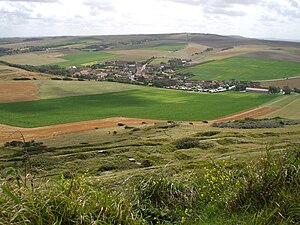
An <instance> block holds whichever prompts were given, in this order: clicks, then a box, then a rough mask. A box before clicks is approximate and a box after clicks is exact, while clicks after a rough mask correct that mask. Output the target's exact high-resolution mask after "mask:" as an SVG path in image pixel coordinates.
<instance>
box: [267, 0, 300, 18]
mask: <svg viewBox="0 0 300 225" xmlns="http://www.w3.org/2000/svg"><path fill="white" fill-rule="evenodd" d="M289 2H290V3H291V6H292V7H286V6H285V5H280V4H279V3H278V2H276V1H272V2H269V3H267V4H265V7H266V8H267V9H268V10H269V11H271V12H273V13H274V12H275V13H276V14H277V16H280V17H284V18H289V19H299V18H300V10H299V7H295V4H293V3H292V2H294V3H296V1H291V0H290V1H289Z"/></svg>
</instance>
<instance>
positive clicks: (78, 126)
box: [0, 117, 159, 143]
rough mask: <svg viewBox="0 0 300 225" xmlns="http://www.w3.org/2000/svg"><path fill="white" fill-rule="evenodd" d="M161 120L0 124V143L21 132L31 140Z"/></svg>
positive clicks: (113, 119)
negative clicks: (29, 126) (24, 125)
mask: <svg viewBox="0 0 300 225" xmlns="http://www.w3.org/2000/svg"><path fill="white" fill-rule="evenodd" d="M155 122H159V120H150V119H136V118H124V117H117V118H108V119H101V120H89V121H81V122H75V123H67V124H59V125H53V126H45V127H37V128H20V127H13V126H8V125H3V124H0V143H5V142H7V141H13V140H20V138H21V135H20V132H21V133H22V134H23V135H24V138H25V139H26V140H27V141H29V140H37V139H44V138H49V137H54V136H58V135H66V134H72V133H78V132H83V131H88V130H94V129H99V128H107V127H116V126H118V124H119V123H122V124H124V125H137V124H142V123H155Z"/></svg>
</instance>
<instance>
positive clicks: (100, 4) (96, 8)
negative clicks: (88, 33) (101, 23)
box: [83, 0, 115, 16]
mask: <svg viewBox="0 0 300 225" xmlns="http://www.w3.org/2000/svg"><path fill="white" fill-rule="evenodd" d="M83 4H84V5H86V6H88V7H90V14H91V15H92V16H95V15H98V14H99V13H100V12H107V11H114V10H115V8H114V6H113V5H112V4H111V2H109V1H106V0H104V1H102V0H87V1H85V2H83Z"/></svg>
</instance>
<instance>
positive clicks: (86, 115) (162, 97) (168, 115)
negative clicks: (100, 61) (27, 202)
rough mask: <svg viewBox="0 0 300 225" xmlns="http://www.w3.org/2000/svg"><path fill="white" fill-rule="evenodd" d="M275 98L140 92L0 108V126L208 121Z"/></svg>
mask: <svg viewBox="0 0 300 225" xmlns="http://www.w3.org/2000/svg"><path fill="white" fill-rule="evenodd" d="M273 98H275V97H274V96H273V95H266V94H254V93H220V94H213V95H210V94H198V93H188V92H179V91H170V90H163V89H152V88H147V89H141V90H130V91H123V92H117V93H107V94H99V95H86V96H76V97H65V98H58V99H47V100H39V101H30V102H18V103H4V104H0V123H4V124H9V125H14V126H21V127H39V126H46V125H53V124H62V123H68V122H76V121H83V120H92V119H102V118H109V117H118V116H123V117H131V118H150V119H163V120H195V121H197V120H198V121H199V120H208V119H213V118H216V117H221V116H225V115H228V114H231V113H235V112H238V111H242V110H245V109H248V108H252V107H255V106H257V105H260V104H262V103H265V102H267V101H269V100H271V99H273Z"/></svg>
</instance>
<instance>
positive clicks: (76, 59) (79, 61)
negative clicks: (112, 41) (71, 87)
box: [56, 52, 118, 67]
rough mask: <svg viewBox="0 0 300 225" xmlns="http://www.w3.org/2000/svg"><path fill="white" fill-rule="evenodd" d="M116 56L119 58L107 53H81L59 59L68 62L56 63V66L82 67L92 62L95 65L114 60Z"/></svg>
mask: <svg viewBox="0 0 300 225" xmlns="http://www.w3.org/2000/svg"><path fill="white" fill-rule="evenodd" d="M116 56H118V55H116V54H111V53H107V52H80V53H75V54H71V55H65V56H62V57H59V58H61V59H65V60H68V61H67V62H61V63H56V65H59V66H62V67H66V66H81V65H83V64H88V63H91V62H93V63H97V62H103V61H105V60H108V59H113V58H114V57H116Z"/></svg>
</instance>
